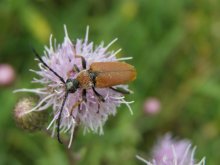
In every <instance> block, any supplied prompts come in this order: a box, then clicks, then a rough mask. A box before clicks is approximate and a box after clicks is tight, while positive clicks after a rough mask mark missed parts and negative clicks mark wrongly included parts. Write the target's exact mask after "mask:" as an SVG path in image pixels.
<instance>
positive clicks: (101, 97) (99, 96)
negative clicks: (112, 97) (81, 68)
mask: <svg viewBox="0 0 220 165" xmlns="http://www.w3.org/2000/svg"><path fill="white" fill-rule="evenodd" d="M92 90H93V92H94V93H95V95H96V96H97V97H98V98H99V100H101V101H102V102H105V99H104V97H103V96H102V95H100V94H99V93H98V92H97V91H96V90H95V88H94V87H92Z"/></svg>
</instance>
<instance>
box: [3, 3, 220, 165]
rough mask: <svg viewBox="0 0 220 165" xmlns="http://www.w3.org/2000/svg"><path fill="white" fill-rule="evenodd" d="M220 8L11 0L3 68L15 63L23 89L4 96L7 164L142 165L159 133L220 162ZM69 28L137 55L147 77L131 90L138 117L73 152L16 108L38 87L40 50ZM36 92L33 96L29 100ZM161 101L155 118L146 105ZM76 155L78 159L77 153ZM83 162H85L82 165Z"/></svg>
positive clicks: (83, 141) (121, 120)
mask: <svg viewBox="0 0 220 165" xmlns="http://www.w3.org/2000/svg"><path fill="white" fill-rule="evenodd" d="M219 10H220V2H219V1H217V0H212V1H205V0H199V1H190V0H178V1H177V0H166V1H164V0H154V1H149V0H136V1H135V0H88V1H86V0H75V1H71V0H64V1H61V0H34V1H33V0H32V1H31V0H19V1H16V0H1V1H0V22H1V26H0V45H1V46H0V61H1V63H9V64H11V65H12V66H13V67H14V68H15V70H16V73H17V78H16V82H15V83H14V84H13V85H12V86H10V87H4V88H3V87H1V88H0V90H1V92H0V105H1V115H0V130H1V133H0V139H1V140H0V146H1V147H0V164H13V165H21V164H22V165H23V164H30V162H31V164H36V165H38V164H39V165H59V164H62V165H65V164H71V163H72V164H79V165H84V164H91V165H98V164H105V165H113V164H114V165H120V164H126V165H134V164H141V163H140V162H139V161H138V160H136V158H135V155H136V154H142V155H146V158H147V157H150V149H151V147H152V145H153V144H154V143H155V142H156V140H155V139H156V138H157V137H158V135H159V136H160V135H163V134H164V133H166V132H172V133H173V134H174V135H175V136H178V137H180V138H188V139H191V140H192V143H193V144H195V145H197V154H198V155H196V157H197V158H198V159H200V158H201V157H202V156H206V157H207V161H206V162H207V164H218V163H219V162H220V157H219V148H220V139H219V136H220V127H219V126H220V78H219V64H220V55H219V53H220V46H219V45H220V23H219ZM63 24H66V25H67V28H68V32H69V36H70V38H72V39H73V40H75V39H76V38H83V37H84V35H85V30H86V26H87V25H89V26H90V40H92V41H95V43H97V44H98V43H100V42H101V41H102V40H103V41H105V43H109V42H110V41H111V40H113V39H114V38H116V37H117V38H119V40H118V41H117V43H116V44H114V46H113V47H112V48H111V49H118V48H122V49H123V51H122V52H121V53H120V54H119V56H133V60H131V61H129V63H132V64H133V65H134V66H135V67H136V68H137V72H138V77H137V80H136V81H135V82H134V83H132V84H131V89H132V90H133V91H134V94H132V95H130V96H128V98H127V99H130V100H134V101H135V103H134V104H133V105H132V108H133V111H134V115H130V113H129V111H128V110H127V107H125V106H122V107H121V108H120V109H119V110H118V113H117V115H116V116H115V117H111V118H110V119H109V120H108V121H107V124H106V125H105V128H104V131H105V134H104V135H103V136H98V135H95V134H87V135H85V136H84V135H83V132H82V130H81V129H80V130H79V132H78V134H77V136H76V138H75V140H74V143H73V147H72V149H71V151H73V153H70V152H69V151H67V150H66V149H65V147H64V146H62V145H60V144H59V143H58V142H57V141H56V139H51V138H50V137H48V136H47V135H46V134H44V133H42V132H41V133H33V134H29V133H26V132H24V131H22V130H20V129H19V128H17V127H16V125H15V123H14V121H13V115H12V111H13V107H14V105H15V103H16V101H17V100H18V98H19V97H20V96H21V94H16V95H15V94H13V93H12V90H13V89H16V88H22V87H33V86H34V84H31V83H30V81H31V79H32V77H33V76H34V74H33V73H31V72H29V71H28V70H29V69H30V68H32V69H34V68H36V67H37V65H36V62H35V61H34V60H33V59H34V56H33V53H32V52H31V49H30V46H34V47H35V48H36V49H37V50H39V52H42V51H43V46H44V45H45V44H47V45H48V40H49V35H50V34H51V33H53V35H54V36H55V38H57V40H58V42H62V40H63V36H64V30H63ZM26 95H28V94H26ZM148 97H156V98H158V99H159V100H160V102H161V112H160V113H159V114H157V115H154V116H150V115H146V114H145V113H144V111H143V108H142V107H143V104H144V101H145V99H146V98H148ZM71 154H74V155H73V156H72V155H71ZM72 158H74V159H75V160H74V161H75V162H73V160H72Z"/></svg>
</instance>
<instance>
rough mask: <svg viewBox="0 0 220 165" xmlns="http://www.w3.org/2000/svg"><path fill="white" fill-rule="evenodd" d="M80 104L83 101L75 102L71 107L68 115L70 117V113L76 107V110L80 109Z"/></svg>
mask: <svg viewBox="0 0 220 165" xmlns="http://www.w3.org/2000/svg"><path fill="white" fill-rule="evenodd" d="M82 102H83V100H79V101H77V102H76V103H75V104H74V105H73V106H72V108H71V111H70V114H71V115H72V113H73V110H74V109H75V108H76V107H78V110H79V109H80V105H81V103H82Z"/></svg>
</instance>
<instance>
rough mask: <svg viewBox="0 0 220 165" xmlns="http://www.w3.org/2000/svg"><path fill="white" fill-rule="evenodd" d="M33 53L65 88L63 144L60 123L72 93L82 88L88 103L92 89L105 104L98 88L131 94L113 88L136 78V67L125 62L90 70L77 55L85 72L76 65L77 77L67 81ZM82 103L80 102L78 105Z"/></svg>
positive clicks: (106, 63)
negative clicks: (61, 123) (87, 91)
mask: <svg viewBox="0 0 220 165" xmlns="http://www.w3.org/2000/svg"><path fill="white" fill-rule="evenodd" d="M33 52H34V54H35V56H36V57H37V58H38V60H39V61H40V62H41V63H42V64H43V65H44V66H45V67H46V68H47V69H49V70H50V71H51V72H52V73H53V74H54V75H55V76H57V77H58V78H59V79H60V81H61V82H62V83H63V84H64V86H65V96H64V98H63V102H62V105H61V108H60V112H59V116H58V119H57V139H58V141H59V142H60V143H62V141H61V139H60V122H61V117H62V112H63V108H64V105H65V102H66V100H67V97H68V95H69V94H70V93H75V92H76V90H77V89H79V88H81V89H82V101H85V102H86V101H87V99H86V90H87V89H92V90H93V92H94V94H95V95H96V96H97V97H98V99H99V100H100V101H102V102H105V99H104V97H103V96H102V95H101V94H99V93H98V92H97V91H96V88H110V89H111V90H114V91H116V92H119V93H122V94H129V93H130V92H129V91H126V90H124V89H120V88H113V87H112V86H115V85H120V84H127V83H129V82H131V81H133V80H134V79H135V78H136V70H135V68H134V66H132V65H130V64H127V63H125V62H94V63H92V64H91V65H90V68H89V69H86V65H87V64H86V60H85V58H84V57H83V56H78V55H76V57H77V58H81V60H82V68H83V70H80V69H79V68H78V66H77V65H74V66H73V70H74V71H75V72H78V75H77V77H76V78H68V79H67V80H66V81H65V80H64V79H63V78H62V77H61V76H60V75H59V74H58V73H56V72H55V71H54V70H53V69H52V68H50V67H49V66H48V65H47V64H46V63H45V62H44V61H43V59H42V58H41V57H40V55H39V54H38V53H37V51H36V50H35V49H33ZM82 101H81V102H82ZM81 102H78V104H80V103H81Z"/></svg>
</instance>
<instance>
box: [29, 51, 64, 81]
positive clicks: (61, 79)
mask: <svg viewBox="0 0 220 165" xmlns="http://www.w3.org/2000/svg"><path fill="white" fill-rule="evenodd" d="M32 50H33V52H34V55H35V56H36V57H37V58H38V60H40V62H42V63H43V65H44V66H45V67H47V68H48V69H49V70H50V71H51V72H53V74H54V75H55V76H57V77H58V78H59V79H60V81H61V82H62V83H64V84H65V81H64V79H63V78H62V77H61V76H60V75H59V74H58V73H57V72H55V71H54V70H53V69H51V68H50V67H49V66H48V65H47V64H46V63H45V62H44V61H43V59H42V58H41V57H40V55H39V54H38V53H37V51H36V50H35V49H34V48H32Z"/></svg>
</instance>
